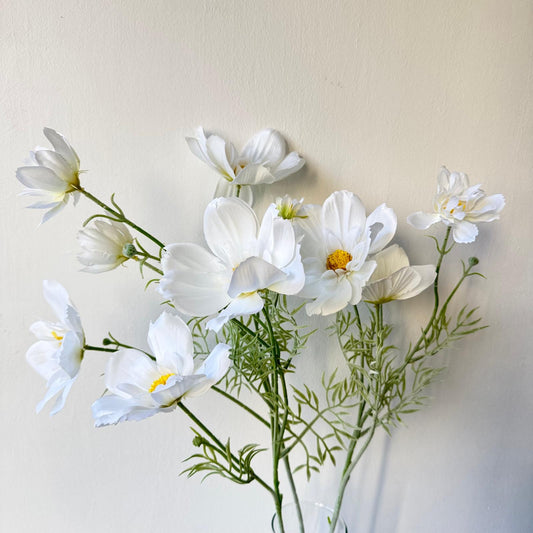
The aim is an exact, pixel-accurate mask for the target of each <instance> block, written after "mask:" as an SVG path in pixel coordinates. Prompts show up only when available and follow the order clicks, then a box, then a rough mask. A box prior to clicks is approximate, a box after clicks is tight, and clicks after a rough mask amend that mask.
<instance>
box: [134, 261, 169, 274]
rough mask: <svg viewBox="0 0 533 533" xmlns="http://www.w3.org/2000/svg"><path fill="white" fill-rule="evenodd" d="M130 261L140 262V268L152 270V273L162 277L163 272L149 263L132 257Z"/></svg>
mask: <svg viewBox="0 0 533 533" xmlns="http://www.w3.org/2000/svg"><path fill="white" fill-rule="evenodd" d="M132 259H133V260H134V261H138V262H140V264H141V266H143V267H148V268H149V269H150V270H153V271H154V272H157V274H159V275H160V276H162V275H163V271H162V270H160V269H159V268H157V267H155V266H154V265H151V264H150V263H148V262H147V261H144V260H140V259H139V258H138V257H135V256H134V257H132Z"/></svg>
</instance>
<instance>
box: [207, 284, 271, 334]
mask: <svg viewBox="0 0 533 533" xmlns="http://www.w3.org/2000/svg"><path fill="white" fill-rule="evenodd" d="M263 305H264V302H263V298H261V296H260V295H259V294H258V293H257V292H254V293H252V294H247V295H241V296H239V297H238V298H235V299H234V300H232V301H231V303H230V304H229V305H228V306H227V307H226V308H225V309H223V310H222V311H220V313H219V314H218V316H216V317H215V318H212V319H211V320H210V321H209V322H208V323H207V329H212V330H214V331H219V330H220V328H221V327H222V326H223V325H224V324H225V323H226V322H227V321H228V320H230V319H231V318H234V317H238V316H248V315H253V314H255V313H259V311H261V309H263Z"/></svg>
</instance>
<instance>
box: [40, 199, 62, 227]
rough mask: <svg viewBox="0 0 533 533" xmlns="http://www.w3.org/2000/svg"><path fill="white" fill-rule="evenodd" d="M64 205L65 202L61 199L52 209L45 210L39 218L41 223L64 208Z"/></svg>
mask: <svg viewBox="0 0 533 533" xmlns="http://www.w3.org/2000/svg"><path fill="white" fill-rule="evenodd" d="M66 205H67V204H66V202H64V201H63V202H61V203H60V204H58V205H57V206H56V207H54V208H53V209H50V211H47V212H46V213H45V214H44V215H43V218H42V220H41V224H44V223H45V222H47V221H48V220H50V219H51V218H52V217H55V216H56V215H57V214H58V213H59V212H60V211H63V209H64V208H65V206H66Z"/></svg>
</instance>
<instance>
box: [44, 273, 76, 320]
mask: <svg viewBox="0 0 533 533" xmlns="http://www.w3.org/2000/svg"><path fill="white" fill-rule="evenodd" d="M43 294H44V299H45V300H46V301H47V302H48V305H50V307H51V308H52V310H53V311H54V313H55V315H56V316H57V318H58V319H59V320H60V322H61V323H63V324H64V323H65V322H66V320H67V308H68V307H69V306H70V305H71V303H70V298H69V295H68V292H67V291H66V289H65V287H63V285H61V283H59V282H57V281H54V280H50V281H49V280H44V281H43Z"/></svg>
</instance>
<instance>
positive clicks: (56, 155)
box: [16, 128, 80, 222]
mask: <svg viewBox="0 0 533 533" xmlns="http://www.w3.org/2000/svg"><path fill="white" fill-rule="evenodd" d="M43 132H44V135H45V136H46V138H47V139H48V140H49V141H50V143H51V144H52V146H53V148H54V149H53V150H47V149H46V148H42V149H41V148H36V149H35V151H34V152H31V153H30V158H31V161H30V162H31V165H30V166H25V167H20V168H18V169H17V174H16V176H17V179H18V180H19V181H20V182H21V183H22V184H23V185H24V186H25V187H26V189H25V190H24V191H23V192H22V193H21V194H22V195H25V196H35V197H37V198H39V200H38V201H37V202H35V203H34V204H32V205H30V206H29V207H32V208H35V209H49V211H47V212H46V213H45V214H44V216H43V219H42V222H46V221H47V220H48V219H49V218H51V217H53V216H54V215H55V214H57V213H58V212H59V211H61V209H63V208H64V207H65V205H67V202H68V198H69V196H71V195H72V196H73V200H74V205H75V204H76V202H77V201H78V197H79V192H78V189H79V186H80V180H79V175H80V159H79V157H78V155H77V154H76V152H75V151H74V148H72V146H70V144H69V143H68V141H67V140H66V139H65V137H63V135H61V134H60V133H58V132H57V131H55V130H53V129H51V128H44V130H43Z"/></svg>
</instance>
